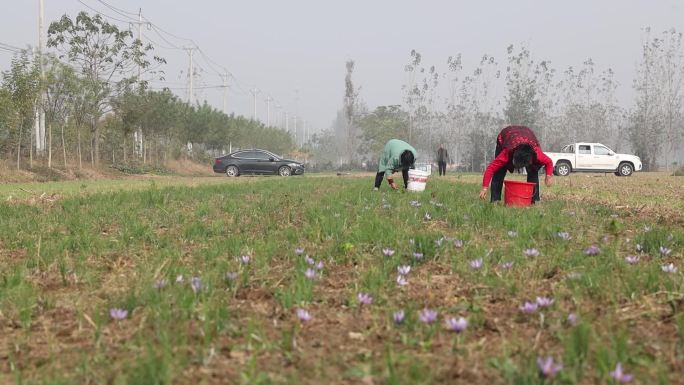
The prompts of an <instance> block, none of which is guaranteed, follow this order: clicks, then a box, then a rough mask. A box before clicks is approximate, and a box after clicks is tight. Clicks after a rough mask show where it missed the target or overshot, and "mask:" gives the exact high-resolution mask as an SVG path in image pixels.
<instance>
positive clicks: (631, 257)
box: [625, 255, 640, 265]
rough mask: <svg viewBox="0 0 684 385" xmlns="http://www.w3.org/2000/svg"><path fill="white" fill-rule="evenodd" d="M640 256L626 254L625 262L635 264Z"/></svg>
mask: <svg viewBox="0 0 684 385" xmlns="http://www.w3.org/2000/svg"><path fill="white" fill-rule="evenodd" d="M639 259H640V257H639V256H638V255H628V256H626V257H625V262H627V263H629V264H630V265H636V264H637V263H639Z"/></svg>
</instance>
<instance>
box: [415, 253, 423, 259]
mask: <svg viewBox="0 0 684 385" xmlns="http://www.w3.org/2000/svg"><path fill="white" fill-rule="evenodd" d="M413 258H415V259H423V253H417V252H416V253H413Z"/></svg>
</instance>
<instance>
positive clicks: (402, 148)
mask: <svg viewBox="0 0 684 385" xmlns="http://www.w3.org/2000/svg"><path fill="white" fill-rule="evenodd" d="M415 160H416V149H415V148H413V147H412V146H411V145H410V144H408V143H406V142H404V141H403V140H399V139H390V140H389V141H388V142H387V143H386V144H385V148H384V150H383V152H382V156H380V160H379V161H378V173H377V174H376V175H375V188H374V190H378V189H379V188H380V184H381V183H382V179H383V178H387V183H389V185H390V187H392V188H393V189H394V190H396V189H398V187H397V184H396V183H395V182H394V178H393V177H392V173H394V172H397V171H401V175H402V177H403V178H404V188H406V187H407V186H408V170H409V168H415Z"/></svg>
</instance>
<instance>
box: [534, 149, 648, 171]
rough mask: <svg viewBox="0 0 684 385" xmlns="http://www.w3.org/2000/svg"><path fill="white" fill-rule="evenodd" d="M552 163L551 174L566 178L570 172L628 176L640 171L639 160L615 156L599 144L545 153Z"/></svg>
mask: <svg viewBox="0 0 684 385" xmlns="http://www.w3.org/2000/svg"><path fill="white" fill-rule="evenodd" d="M545 154H546V155H547V156H548V157H549V158H551V160H552V161H553V173H554V174H556V175H558V176H567V175H570V173H571V172H612V173H615V175H617V176H630V175H632V172H634V171H641V168H642V164H641V159H639V157H638V156H634V155H628V154H616V153H615V152H614V151H613V150H611V149H610V148H608V147H606V146H604V145H603V144H601V143H573V144H568V145H567V146H565V147H563V149H562V150H561V152H545Z"/></svg>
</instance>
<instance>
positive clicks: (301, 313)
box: [297, 309, 313, 322]
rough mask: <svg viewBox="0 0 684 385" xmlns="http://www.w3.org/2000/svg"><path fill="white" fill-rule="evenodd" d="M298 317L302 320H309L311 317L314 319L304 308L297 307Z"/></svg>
mask: <svg viewBox="0 0 684 385" xmlns="http://www.w3.org/2000/svg"><path fill="white" fill-rule="evenodd" d="M297 318H299V320H300V321H302V322H309V321H311V319H313V317H312V316H311V314H309V312H308V311H306V310H304V309H297Z"/></svg>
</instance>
